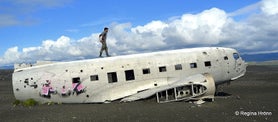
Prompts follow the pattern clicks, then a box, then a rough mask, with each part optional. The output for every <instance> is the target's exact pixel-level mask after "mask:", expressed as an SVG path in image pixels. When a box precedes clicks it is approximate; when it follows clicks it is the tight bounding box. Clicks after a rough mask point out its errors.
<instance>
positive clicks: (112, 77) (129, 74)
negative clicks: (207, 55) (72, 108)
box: [90, 61, 211, 83]
mask: <svg viewBox="0 0 278 122" xmlns="http://www.w3.org/2000/svg"><path fill="white" fill-rule="evenodd" d="M204 65H205V67H209V66H211V62H210V61H205V62H204ZM190 68H191V69H193V68H197V63H190ZM158 69H159V72H166V71H167V69H166V66H160V67H158ZM175 70H182V65H181V64H176V65H175ZM150 73H151V71H150V68H144V69H142V74H143V75H145V74H150ZM107 77H108V83H115V82H118V78H117V73H116V72H108V73H107ZM125 78H126V81H130V80H135V76H134V70H133V69H132V70H125ZM90 80H91V81H98V80H99V77H98V75H91V76H90Z"/></svg>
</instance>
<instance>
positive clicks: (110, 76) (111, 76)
mask: <svg viewBox="0 0 278 122" xmlns="http://www.w3.org/2000/svg"><path fill="white" fill-rule="evenodd" d="M107 77H108V83H115V82H117V81H118V78H117V73H116V72H109V73H107Z"/></svg>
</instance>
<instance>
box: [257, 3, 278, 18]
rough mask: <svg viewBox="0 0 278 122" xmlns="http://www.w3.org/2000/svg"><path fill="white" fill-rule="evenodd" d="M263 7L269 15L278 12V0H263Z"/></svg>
mask: <svg viewBox="0 0 278 122" xmlns="http://www.w3.org/2000/svg"><path fill="white" fill-rule="evenodd" d="M261 9H262V11H263V12H264V13H265V14H267V15H274V14H278V0H263V1H262V7H261Z"/></svg>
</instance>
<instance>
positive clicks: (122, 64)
mask: <svg viewBox="0 0 278 122" xmlns="http://www.w3.org/2000/svg"><path fill="white" fill-rule="evenodd" d="M245 72H246V65H245V62H244V61H243V60H242V59H241V57H240V56H239V53H238V52H237V51H236V50H234V49H231V48H222V47H204V48H191V49H181V50H171V51H160V52H153V53H143V54H134V55H124V56H115V57H108V58H97V59H89V60H80V61H71V62H56V63H49V64H42V65H33V66H29V67H24V68H23V67H20V66H18V67H17V68H15V71H14V73H13V91H14V95H15V97H16V99H19V100H26V99H28V98H33V99H36V100H38V101H42V102H47V101H54V102H64V103H94V102H97V103H98V102H105V101H113V100H117V99H121V98H124V97H127V96H130V95H133V94H135V93H138V92H140V91H144V90H148V89H153V88H156V87H160V86H164V85H168V84H171V83H172V82H175V81H177V80H180V79H185V78H187V77H190V76H193V75H196V74H204V73H208V74H211V76H212V77H213V79H214V81H215V84H216V85H218V84H221V83H224V82H227V81H231V80H235V79H237V78H239V77H241V76H243V75H244V74H245Z"/></svg>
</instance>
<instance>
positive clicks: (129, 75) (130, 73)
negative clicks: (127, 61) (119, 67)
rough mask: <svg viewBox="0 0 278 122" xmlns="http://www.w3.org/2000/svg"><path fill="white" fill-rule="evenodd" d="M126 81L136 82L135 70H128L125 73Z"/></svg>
mask: <svg viewBox="0 0 278 122" xmlns="http://www.w3.org/2000/svg"><path fill="white" fill-rule="evenodd" d="M125 79H126V80H127V81H128V80H134V79H135V76H134V71H133V70H126V71H125Z"/></svg>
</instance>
